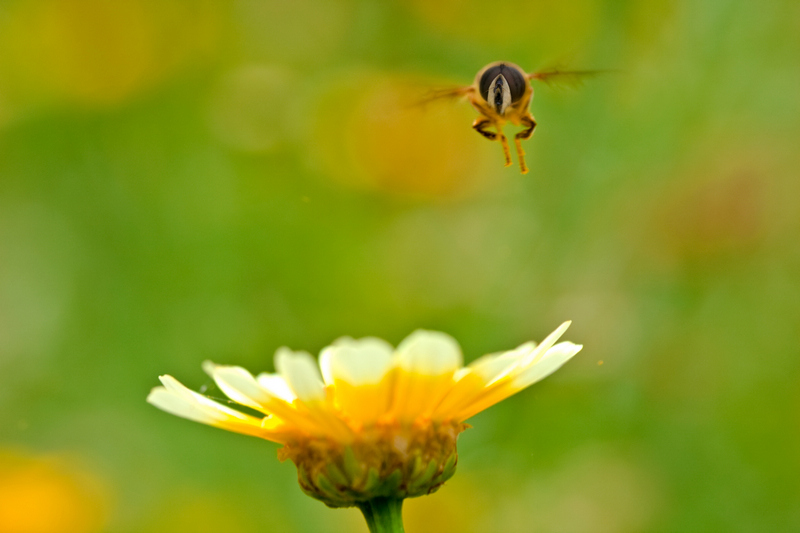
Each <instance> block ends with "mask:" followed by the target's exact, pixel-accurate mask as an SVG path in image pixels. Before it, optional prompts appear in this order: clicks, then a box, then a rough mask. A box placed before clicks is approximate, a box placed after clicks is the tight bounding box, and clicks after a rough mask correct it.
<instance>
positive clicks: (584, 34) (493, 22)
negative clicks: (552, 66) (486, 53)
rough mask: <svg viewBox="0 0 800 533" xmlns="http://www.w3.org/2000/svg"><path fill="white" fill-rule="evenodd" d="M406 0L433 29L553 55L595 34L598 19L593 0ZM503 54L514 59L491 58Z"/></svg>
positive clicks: (412, 9) (562, 52) (473, 39)
mask: <svg viewBox="0 0 800 533" xmlns="http://www.w3.org/2000/svg"><path fill="white" fill-rule="evenodd" d="M405 3H406V4H407V5H408V7H409V8H410V9H411V11H412V12H413V13H414V14H415V15H417V16H418V17H419V18H421V19H422V20H424V21H425V22H426V23H427V24H428V25H430V26H433V27H434V28H436V29H437V30H440V31H445V32H447V33H450V34H452V35H456V36H458V37H460V38H463V39H469V40H472V41H475V42H479V43H486V44H502V45H506V44H508V43H510V42H515V41H522V42H526V43H532V45H533V47H535V48H534V49H539V50H544V51H545V53H546V54H550V55H553V54H556V56H557V57H555V58H554V59H560V55H561V54H564V53H566V52H572V51H574V47H575V46H576V45H578V44H580V43H581V42H582V41H585V40H587V39H588V38H589V37H590V36H591V35H592V34H593V33H594V29H595V26H596V25H597V22H598V20H597V19H598V8H597V2H596V0H573V1H570V2H559V1H554V0H498V1H497V2H492V3H491V4H487V3H486V2H483V1H481V0H466V1H462V0H439V1H437V2H430V1H428V0H405ZM504 59H505V60H513V58H502V57H498V58H493V60H498V61H499V60H504ZM480 66H483V65H480ZM522 66H523V67H525V68H532V67H531V66H526V65H522ZM478 68H479V67H478ZM476 71H477V68H476Z"/></svg>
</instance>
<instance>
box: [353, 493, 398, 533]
mask: <svg viewBox="0 0 800 533" xmlns="http://www.w3.org/2000/svg"><path fill="white" fill-rule="evenodd" d="M358 508H359V509H361V512H362V513H364V518H365V519H366V520H367V526H369V531H370V533H405V530H404V529H403V500H397V499H394V498H373V499H371V500H369V501H366V502H361V503H359V504H358Z"/></svg>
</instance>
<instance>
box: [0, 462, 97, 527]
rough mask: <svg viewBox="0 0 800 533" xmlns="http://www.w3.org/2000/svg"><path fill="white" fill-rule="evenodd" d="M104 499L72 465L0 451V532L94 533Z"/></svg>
mask: <svg viewBox="0 0 800 533" xmlns="http://www.w3.org/2000/svg"><path fill="white" fill-rule="evenodd" d="M109 496H110V495H109V494H108V492H107V491H106V490H105V489H104V486H103V484H102V483H101V482H100V480H98V479H96V478H95V477H94V476H93V475H92V474H91V473H89V472H87V471H84V470H83V469H79V468H76V465H74V464H72V462H70V461H67V460H64V459H61V458H57V457H43V456H38V457H36V456H28V455H27V454H20V453H18V452H16V451H11V450H2V449H0V533H94V532H98V531H102V530H103V529H104V526H105V525H106V521H107V515H108V510H109V509H108V507H109Z"/></svg>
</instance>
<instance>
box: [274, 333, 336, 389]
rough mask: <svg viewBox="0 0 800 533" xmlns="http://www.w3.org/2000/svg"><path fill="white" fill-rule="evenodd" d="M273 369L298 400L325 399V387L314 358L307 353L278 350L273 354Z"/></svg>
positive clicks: (285, 349) (286, 349)
mask: <svg viewBox="0 0 800 533" xmlns="http://www.w3.org/2000/svg"><path fill="white" fill-rule="evenodd" d="M275 368H276V369H277V370H278V373H279V374H280V375H281V376H283V379H285V380H286V383H288V384H289V386H290V387H291V388H292V390H293V391H294V393H295V395H296V396H297V397H298V398H299V399H300V400H302V401H304V402H307V401H315V400H322V399H324V398H325V385H324V384H323V383H322V379H320V375H319V369H318V368H317V364H316V362H315V361H314V358H313V357H311V355H310V354H308V352H293V351H292V350H290V349H289V348H286V347H283V348H279V349H278V351H277V352H276V353H275Z"/></svg>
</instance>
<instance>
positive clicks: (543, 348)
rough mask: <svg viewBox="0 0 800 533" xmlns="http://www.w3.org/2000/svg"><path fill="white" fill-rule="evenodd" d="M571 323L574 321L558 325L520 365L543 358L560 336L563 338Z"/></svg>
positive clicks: (523, 365) (527, 364) (530, 363)
mask: <svg viewBox="0 0 800 533" xmlns="http://www.w3.org/2000/svg"><path fill="white" fill-rule="evenodd" d="M570 324H572V321H571V320H567V321H566V322H564V323H563V324H561V325H560V326H558V327H557V328H556V330H555V331H554V332H552V333H551V334H550V335H548V336H547V337H546V338H545V339H544V340H543V341H542V342H541V344H539V346H537V347H536V348H534V349H533V350H531V352H530V353H529V354H528V355H526V356H525V357H524V358H523V359H522V361H521V362H520V366H521V367H527V366H530V365H532V364H534V363H535V362H536V361H537V360H539V359H541V358H542V356H543V355H544V354H545V353H546V352H547V350H549V349H550V348H551V347H552V346H553V345H554V344H555V343H556V341H557V340H558V339H559V338H561V336H562V335H563V334H564V332H565V331H567V328H569V325H570Z"/></svg>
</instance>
